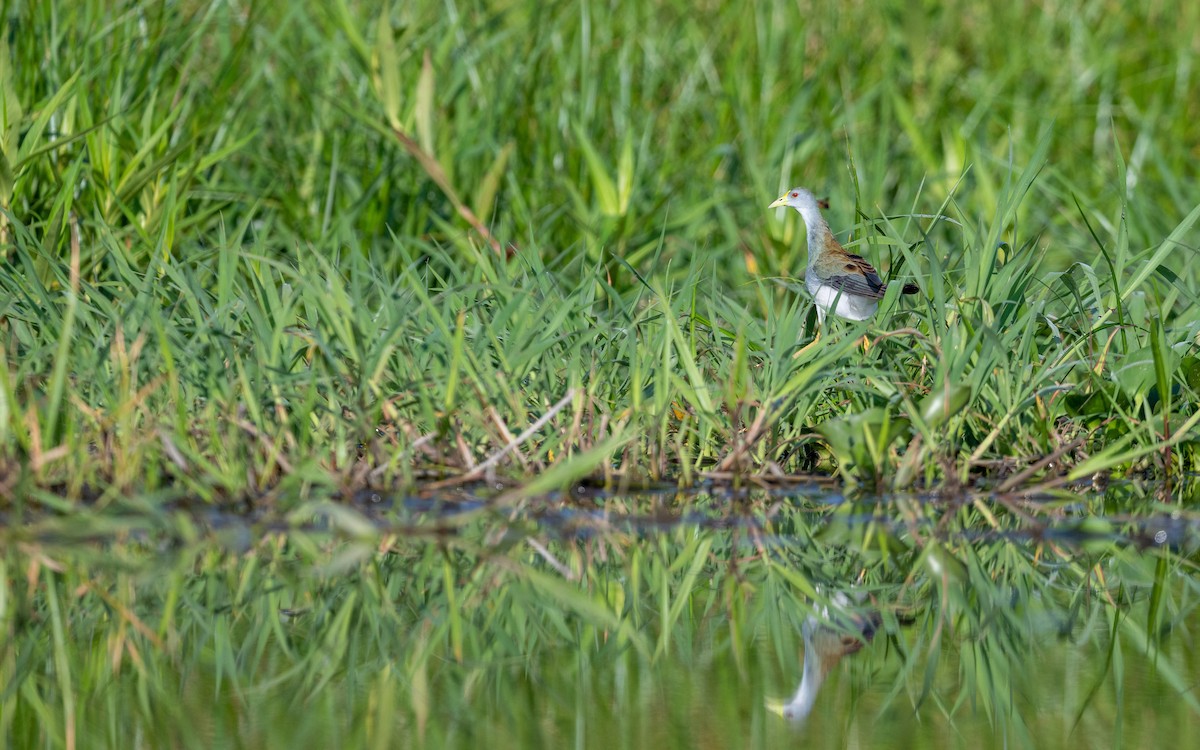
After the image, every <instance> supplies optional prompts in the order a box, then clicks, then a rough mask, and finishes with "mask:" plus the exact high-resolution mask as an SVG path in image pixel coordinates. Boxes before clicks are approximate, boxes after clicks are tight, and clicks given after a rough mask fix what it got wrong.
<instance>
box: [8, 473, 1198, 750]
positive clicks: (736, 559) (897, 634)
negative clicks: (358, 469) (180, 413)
mask: <svg viewBox="0 0 1200 750" xmlns="http://www.w3.org/2000/svg"><path fill="white" fill-rule="evenodd" d="M779 500H780V498H778V497H763V496H758V497H752V498H748V499H747V501H746V503H747V504H746V506H745V507H746V509H747V511H748V512H749V513H750V514H751V515H750V518H749V519H748V521H746V522H741V523H738V524H732V525H729V527H728V528H721V527H719V526H718V527H715V528H703V527H697V526H695V525H694V524H692V523H684V524H681V525H679V526H676V527H673V528H672V527H662V528H660V529H658V530H655V531H651V532H647V533H645V534H642V533H638V532H637V531H636V530H632V529H630V530H621V527H620V524H619V520H620V516H619V515H618V513H619V512H622V511H624V510H626V509H628V508H635V509H639V510H642V511H647V510H648V509H647V508H644V507H639V506H641V504H640V503H637V502H636V501H634V500H620V499H614V500H612V501H605V500H599V501H596V502H598V503H599V505H600V506H605V505H607V506H608V507H609V509H610V513H611V515H610V520H613V521H617V522H618V523H617V524H616V525H615V526H614V525H611V524H607V523H605V522H603V521H595V522H589V521H588V520H587V518H588V517H587V516H585V515H582V514H580V513H578V512H577V513H575V514H572V515H571V516H570V517H571V518H573V519H575V522H576V523H578V524H582V525H587V526H589V527H590V528H591V531H590V533H588V534H567V535H566V536H563V535H562V534H560V533H558V532H555V533H552V534H547V533H545V532H542V531H539V527H538V525H537V524H534V523H532V522H531V521H528V520H526V519H527V518H528V516H527V513H526V512H525V510H524V508H525V504H524V503H522V504H521V505H520V506H516V507H515V508H514V510H516V511H517V515H516V516H515V520H514V521H512V522H507V521H503V520H501V519H499V518H497V517H496V516H494V515H493V514H492V513H490V512H488V513H484V514H482V515H479V516H476V517H475V518H474V519H473V520H470V521H467V522H465V523H463V524H462V526H461V528H460V530H459V532H458V533H449V532H447V533H444V534H442V535H441V537H440V541H436V540H434V539H432V538H431V537H430V536H421V535H399V534H395V533H392V532H391V531H389V530H388V529H387V528H386V527H385V528H384V530H382V531H380V530H378V529H379V527H377V526H376V525H375V524H373V523H369V522H367V521H366V520H365V519H361V518H359V519H357V520H356V511H354V510H353V509H351V508H346V507H344V508H341V509H339V510H338V511H337V512H336V514H335V515H334V516H333V518H334V522H335V526H336V530H335V531H333V532H327V531H325V532H318V531H311V530H303V529H296V530H294V531H292V532H290V533H287V534H281V533H271V534H265V535H264V534H258V533H254V532H253V531H251V532H250V534H249V539H250V542H249V544H248V546H247V543H246V537H247V534H246V533H245V531H244V530H242V529H238V528H234V527H226V528H225V529H224V530H218V531H211V532H210V531H203V530H197V527H195V526H192V525H191V524H190V523H187V522H185V520H184V518H183V517H176V518H174V519H173V520H168V519H154V520H152V521H150V523H149V524H145V525H141V526H140V528H145V526H146V525H149V526H150V527H151V528H152V529H153V530H152V531H150V532H149V533H148V534H141V533H139V534H137V535H129V534H126V535H121V534H120V532H119V529H120V528H121V526H120V522H113V521H109V523H110V524H111V525H110V526H109V527H108V528H109V532H110V533H115V534H116V536H115V537H114V538H115V540H116V543H104V544H100V543H96V542H94V541H92V542H84V543H80V542H70V541H69V540H70V539H73V538H79V537H80V536H82V534H83V533H84V532H88V531H89V529H90V528H91V527H92V525H93V522H92V521H91V520H84V519H83V518H81V517H80V518H74V519H70V518H68V519H45V520H43V521H39V522H37V523H35V524H33V525H31V526H28V527H26V528H25V529H24V530H21V529H11V530H10V531H9V532H7V533H8V536H9V538H7V539H5V542H6V543H5V544H4V548H5V550H6V552H5V553H4V558H3V565H4V568H5V570H6V575H5V576H4V578H3V579H0V580H3V582H4V583H3V586H4V588H3V590H2V591H0V594H2V595H3V596H2V598H0V601H3V602H5V603H6V605H5V608H4V610H3V627H4V629H5V632H6V633H7V636H6V639H5V645H4V647H3V650H2V651H0V663H2V664H3V665H4V669H3V672H4V674H5V675H8V678H7V679H8V682H7V692H6V693H5V697H4V699H3V700H4V705H3V708H4V714H3V715H4V716H5V717H6V719H5V721H6V731H7V732H8V733H9V734H10V736H12V737H13V738H14V743H15V744H16V745H18V746H26V745H34V744H42V741H43V740H46V739H48V740H49V741H50V744H52V745H61V744H62V743H63V741H64V738H65V736H66V735H65V734H63V732H64V731H66V730H64V729H63V728H64V727H67V728H70V727H73V731H74V733H75V735H76V737H77V738H78V740H79V743H80V746H111V747H128V746H129V745H130V742H131V738H132V737H134V736H137V737H140V738H143V739H142V741H143V742H146V743H148V744H149V745H150V746H156V747H158V746H196V747H211V746H213V745H214V744H222V743H225V742H240V743H242V744H246V745H267V746H281V745H287V746H296V745H300V746H318V745H319V746H328V745H330V744H332V743H335V742H337V743H342V744H351V745H358V744H378V745H388V744H389V742H390V743H394V744H399V745H404V746H407V745H411V744H413V743H414V742H416V741H417V739H418V738H423V739H424V741H425V742H426V743H427V744H429V745H430V746H445V745H460V746H465V745H477V744H478V742H480V741H481V740H483V739H484V738H488V741H489V743H490V744H493V745H500V746H520V747H526V746H529V745H530V744H535V743H550V744H561V743H562V742H564V741H570V740H571V738H572V737H574V736H576V733H579V732H582V733H583V734H584V735H585V736H586V737H587V738H588V740H589V744H590V743H591V742H597V743H601V744H603V745H604V746H610V745H618V746H628V747H645V746H647V745H648V744H652V743H655V742H669V743H671V744H673V745H674V744H688V745H694V744H696V743H698V742H702V741H703V742H713V743H716V744H719V745H724V746H729V745H731V743H732V744H737V742H736V740H738V738H745V737H752V738H753V737H757V738H760V739H761V740H762V741H764V742H766V741H768V740H770V741H771V742H774V741H775V740H772V739H770V738H775V737H778V738H780V741H783V738H785V737H787V736H790V733H791V732H793V731H796V730H792V729H790V728H789V727H788V725H787V724H786V723H785V722H783V721H782V720H781V719H778V717H775V716H773V715H771V714H769V713H768V712H767V711H766V699H767V698H770V697H778V696H781V695H784V694H786V693H789V692H790V691H791V690H792V689H794V687H795V684H796V682H797V680H798V678H799V667H800V651H801V644H800V641H801V626H802V624H803V622H804V621H805V619H806V618H807V617H808V616H809V615H810V613H812V612H814V611H819V610H820V609H821V608H822V607H824V606H826V605H827V604H828V601H827V600H826V599H825V597H826V596H828V594H823V593H822V592H830V591H833V592H836V591H837V590H838V589H837V588H836V587H839V586H846V585H851V584H852V585H853V586H854V589H853V591H854V592H855V593H856V594H862V595H864V602H863V608H864V610H865V609H867V608H870V609H878V610H879V611H880V612H881V616H882V629H881V630H880V632H879V633H878V634H877V635H876V637H875V638H874V640H873V641H872V643H871V644H870V645H869V646H868V647H867V648H865V649H864V650H862V651H861V652H859V653H857V654H855V655H853V656H852V657H850V658H848V659H846V660H845V661H844V662H843V666H841V667H839V668H838V669H836V670H834V672H833V673H832V675H831V678H830V682H829V683H828V684H827V685H826V686H825V689H824V691H823V692H822V693H821V694H820V695H819V696H818V700H817V709H816V711H815V713H814V714H813V716H811V717H810V719H809V722H808V723H807V724H806V725H805V726H804V727H803V728H802V729H801V730H799V731H802V732H804V733H805V735H806V736H809V737H814V738H822V737H824V738H826V739H827V740H828V741H830V742H832V743H833V744H837V745H840V744H842V743H843V742H844V738H845V736H846V735H845V733H846V732H847V731H850V732H853V733H855V734H856V735H857V736H860V737H862V738H863V739H864V740H871V739H874V740H875V741H876V742H882V741H884V740H886V739H887V738H889V737H891V738H893V739H895V738H904V742H907V743H909V744H910V745H911V744H913V743H918V742H923V743H929V744H933V745H935V746H940V745H941V744H943V743H948V742H952V741H955V740H954V739H953V738H955V737H958V736H959V735H960V734H961V735H963V736H965V737H966V738H968V739H969V738H979V739H978V740H973V741H981V742H985V743H988V744H991V743H992V742H993V741H999V738H1001V737H1007V738H1009V740H1010V742H1011V743H1012V744H1017V745H1022V746H1038V747H1045V746H1047V745H1049V746H1058V745H1061V746H1071V747H1075V746H1079V745H1080V744H1087V745H1092V744H1096V743H1102V742H1103V740H1105V739H1109V740H1111V739H1112V738H1113V737H1116V736H1118V735H1121V734H1123V736H1124V737H1126V738H1128V739H1129V741H1130V742H1132V743H1133V744H1138V743H1143V742H1149V741H1150V739H1151V738H1158V740H1162V739H1166V738H1167V737H1168V735H1169V733H1173V732H1174V733H1177V732H1178V731H1184V730H1188V731H1190V730H1191V729H1192V728H1194V727H1195V726H1196V723H1197V721H1198V718H1197V717H1198V715H1200V706H1197V705H1196V701H1195V699H1194V697H1190V694H1188V693H1184V695H1183V696H1182V697H1181V695H1180V691H1186V690H1187V689H1188V688H1189V687H1190V685H1189V682H1188V681H1189V679H1190V677H1189V676H1190V675H1192V674H1195V667H1196V666H1197V665H1196V664H1195V655H1194V652H1192V651H1191V649H1190V648H1189V647H1188V639H1187V637H1186V633H1187V632H1188V628H1189V626H1190V625H1192V624H1193V623H1194V621H1195V617H1194V616H1193V611H1192V610H1193V608H1194V602H1195V600H1196V594H1197V591H1196V577H1195V576H1194V574H1193V571H1192V569H1191V567H1192V563H1191V562H1190V561H1188V560H1187V559H1181V558H1179V557H1174V556H1172V555H1170V554H1168V553H1166V552H1165V551H1153V550H1152V551H1148V552H1146V553H1138V552H1137V551H1136V550H1134V549H1132V548H1128V547H1123V546H1121V545H1120V544H1118V543H1116V542H1113V541H1108V542H1101V541H1098V540H1096V539H1092V540H1091V541H1090V542H1088V545H1089V546H1088V547H1087V548H1086V549H1084V548H1075V547H1073V546H1070V545H1068V544H1065V543H1057V542H1053V541H1045V542H1041V543H1038V542H1035V541H1028V540H1024V539H1016V540H1014V539H1005V538H1003V537H1000V538H998V539H992V540H983V539H973V540H972V539H969V538H968V537H965V536H964V535H963V531H964V530H966V529H977V528H978V527H979V526H980V525H981V523H983V521H981V520H980V518H979V517H978V514H980V513H982V512H984V511H985V510H986V513H987V514H988V515H990V516H991V517H992V519H993V520H994V522H995V523H996V524H998V525H999V526H1000V527H1002V528H1008V527H1015V526H1018V525H1021V524H1023V523H1025V522H1023V521H1021V520H1020V519H1019V518H1017V517H1016V516H1014V515H1012V514H1011V513H1009V512H1007V511H1006V510H1005V509H1004V507H1003V506H1000V505H994V504H990V503H983V502H981V503H976V504H967V505H964V506H961V507H960V508H959V509H957V510H953V509H948V508H947V507H945V506H941V505H933V504H926V505H920V504H916V503H911V504H908V505H907V506H905V508H904V509H903V510H901V509H899V508H897V507H896V506H894V505H885V506H880V507H879V508H875V507H873V506H872V505H871V504H867V503H863V504H860V505H858V506H857V512H858V513H859V514H863V513H866V517H867V518H869V517H870V513H871V512H876V513H879V514H880V517H881V518H885V517H886V518H891V517H894V516H895V515H897V514H900V515H907V516H908V520H909V521H911V522H913V523H912V524H911V525H904V524H901V525H899V526H897V527H895V528H894V529H893V530H892V531H891V532H889V533H890V534H891V537H890V541H888V542H886V543H883V542H882V541H881V540H882V539H883V537H882V536H881V529H882V528H883V527H882V525H881V524H879V523H875V522H858V523H853V524H848V523H844V522H839V521H838V520H837V516H838V514H839V513H840V512H841V511H840V510H839V509H838V508H836V507H831V506H826V505H814V504H811V503H808V502H803V501H801V502H797V503H796V504H794V505H793V504H791V503H784V504H782V505H779V504H778V503H779ZM1114 500H1115V501H1119V502H1120V504H1122V505H1123V506H1125V507H1129V508H1135V509H1137V508H1142V509H1144V512H1148V511H1149V510H1150V509H1151V508H1152V507H1153V506H1152V504H1151V502H1152V501H1149V500H1147V499H1139V498H1138V497H1137V496H1135V495H1126V496H1124V497H1120V498H1114ZM653 502H658V501H653ZM1093 502H1095V503H1096V504H1100V502H1101V500H1100V499H1099V498H1097V499H1095V500H1094V501H1093ZM590 505H591V503H588V504H585V505H584V506H583V508H587V507H589V506H590ZM702 505H704V501H703V499H702V498H701V499H699V501H698V502H693V503H689V504H687V505H686V506H685V507H701V506H702ZM532 507H534V506H531V509H532ZM714 507H716V508H720V507H721V506H720V504H718V505H715V506H714ZM772 508H773V510H772ZM917 516H920V517H921V518H920V519H918V518H917ZM391 518H392V519H393V521H395V522H397V527H400V526H403V527H405V528H416V529H420V528H428V527H430V526H431V525H433V524H437V523H441V522H442V521H441V519H438V518H437V517H436V516H432V515H422V514H417V515H410V516H403V515H401V516H396V515H393V516H391ZM924 519H928V520H936V521H937V522H938V523H939V524H940V525H937V526H931V525H928V524H924V523H916V521H918V520H924ZM98 520H101V519H98ZM296 520H301V519H296ZM135 526H136V525H135ZM135 526H131V528H134V527H135ZM606 526H607V527H608V528H607V529H606V528H605V527H606ZM907 528H913V529H917V531H914V532H912V533H910V532H909V531H906V529H907ZM1119 530H1120V529H1119V528H1118V531H1119ZM528 534H532V536H527V535H528ZM52 537H53V538H54V541H48V540H50V539H51V538H52ZM122 538H123V539H124V541H121V540H122ZM526 540H530V541H526ZM227 544H231V545H234V546H236V547H237V548H239V549H240V550H241V551H240V552H233V551H231V550H229V548H228V547H226V546H223V545H227ZM818 589H819V590H818ZM852 606H853V605H852ZM1114 627H1115V630H1116V633H1117V637H1116V638H1111V637H1110V634H1111V633H1113V630H1114ZM1160 648H1161V649H1162V650H1161V651H1159V650H1158V649H1160ZM1147 649H1149V653H1147ZM1150 716H1155V717H1157V719H1156V721H1155V722H1152V721H1150V718H1149V717H1150ZM918 718H919V722H918V721H917V719H918ZM235 738H236V739H235ZM839 738H840V739H839Z"/></svg>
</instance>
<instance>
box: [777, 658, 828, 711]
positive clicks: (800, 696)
mask: <svg viewBox="0 0 1200 750" xmlns="http://www.w3.org/2000/svg"><path fill="white" fill-rule="evenodd" d="M822 661H823V660H822V659H821V658H820V657H819V656H818V655H817V653H816V652H815V651H814V650H813V647H812V644H811V643H809V645H808V646H807V647H806V650H805V654H804V677H802V678H801V680H800V689H799V690H797V691H796V694H795V695H794V696H792V700H791V701H789V703H788V705H787V708H788V709H790V710H789V711H788V713H787V715H788V717H789V718H791V719H792V720H794V721H801V720H803V719H805V718H806V717H807V716H808V715H809V713H811V712H812V709H813V704H815V703H816V702H817V691H818V690H820V689H821V684H822V683H824V682H825V677H826V676H827V675H828V674H829V668H830V666H831V665H828V664H824V663H822Z"/></svg>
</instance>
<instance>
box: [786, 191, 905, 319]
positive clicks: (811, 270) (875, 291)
mask: <svg viewBox="0 0 1200 750" xmlns="http://www.w3.org/2000/svg"><path fill="white" fill-rule="evenodd" d="M821 205H822V203H821V202H820V201H818V200H817V199H816V197H814V196H813V194H812V193H811V192H809V191H808V190H805V189H804V188H792V189H791V190H789V191H787V192H786V193H784V194H783V195H781V196H780V197H779V200H777V201H775V202H774V203H772V204H771V205H770V206H768V208H780V207H782V206H791V207H792V208H794V209H796V210H797V211H799V212H800V215H801V216H803V217H804V224H805V226H807V227H808V270H807V271H806V272H805V274H804V286H806V287H808V291H809V293H810V294H812V296H813V301H814V302H816V305H817V322H818V323H824V322H825V313H827V312H832V313H833V314H834V315H836V316H838V317H839V318H846V319H848V320H866V319H867V318H869V317H871V316H872V315H874V314H875V311H876V310H877V309H878V308H879V300H881V299H883V295H884V293H885V292H886V291H887V286H888V285H887V284H885V283H883V279H881V278H879V274H878V273H876V272H875V268H874V266H872V265H871V264H870V263H868V262H867V261H866V259H865V258H863V257H862V256H861V255H855V254H853V253H848V252H846V248H844V247H842V245H841V243H840V242H838V241H837V240H836V239H834V237H833V232H831V231H829V225H828V224H826V223H825V217H824V216H822V215H821ZM824 205H825V207H826V208H828V207H829V204H824ZM919 291H921V289H920V287H918V286H917V285H916V284H905V285H904V293H905V294H916V293H917V292H919Z"/></svg>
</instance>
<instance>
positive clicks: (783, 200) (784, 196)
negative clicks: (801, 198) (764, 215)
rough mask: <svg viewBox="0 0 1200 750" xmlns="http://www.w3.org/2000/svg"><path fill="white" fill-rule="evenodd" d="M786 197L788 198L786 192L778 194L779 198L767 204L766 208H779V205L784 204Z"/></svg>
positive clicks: (785, 203)
mask: <svg viewBox="0 0 1200 750" xmlns="http://www.w3.org/2000/svg"><path fill="white" fill-rule="evenodd" d="M787 198H788V194H787V193H784V194H783V195H781V196H779V200H777V201H775V202H774V203H772V204H771V205H769V206H767V208H780V207H781V206H786V205H787Z"/></svg>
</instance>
